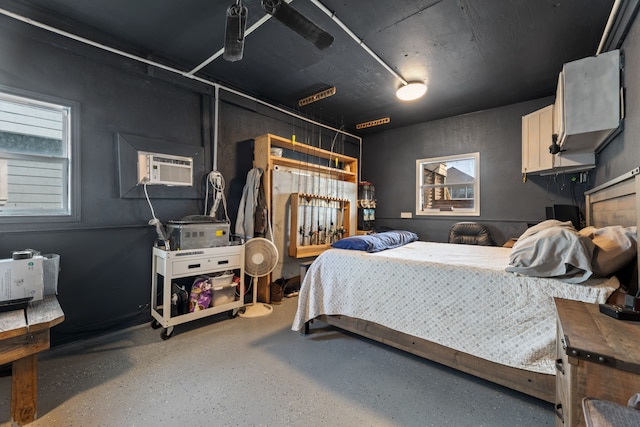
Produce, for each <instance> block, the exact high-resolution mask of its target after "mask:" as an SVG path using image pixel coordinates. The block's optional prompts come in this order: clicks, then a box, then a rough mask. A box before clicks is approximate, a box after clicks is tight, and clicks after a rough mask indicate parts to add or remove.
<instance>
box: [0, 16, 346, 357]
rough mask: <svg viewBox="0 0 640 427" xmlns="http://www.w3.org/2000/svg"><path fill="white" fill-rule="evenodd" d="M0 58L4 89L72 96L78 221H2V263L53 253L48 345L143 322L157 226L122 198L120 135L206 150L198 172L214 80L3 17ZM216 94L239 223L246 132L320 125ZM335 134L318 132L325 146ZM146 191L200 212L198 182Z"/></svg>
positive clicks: (163, 203)
mask: <svg viewBox="0 0 640 427" xmlns="http://www.w3.org/2000/svg"><path fill="white" fill-rule="evenodd" d="M0 58H2V60H1V61H0V85H4V86H8V87H12V88H16V89H21V90H28V91H30V92H35V93H40V94H43V95H46V96H53V97H60V98H64V99H70V100H73V101H76V102H78V103H79V104H80V109H81V116H80V157H81V160H80V165H81V180H80V201H81V219H80V221H79V222H74V223H61V224H58V223H56V224H34V225H31V226H29V225H25V226H15V225H10V224H7V223H2V219H1V218H0V258H8V257H9V256H10V252H11V251H12V250H18V249H25V248H33V249H37V250H39V251H41V252H43V253H57V254H60V256H61V261H60V265H61V271H60V276H59V284H58V291H59V301H60V304H61V305H62V308H63V310H64V312H65V321H64V322H63V323H62V324H60V325H59V326H57V327H56V328H54V329H53V331H52V341H53V343H54V345H55V344H59V343H62V342H65V341H69V340H74V339H77V338H79V337H81V336H84V335H87V334H96V333H101V332H104V331H107V330H109V329H112V328H121V327H125V326H129V325H131V324H137V323H141V322H146V321H148V320H150V315H149V301H150V285H151V274H150V271H151V247H152V245H153V243H154V240H155V238H156V233H155V230H154V228H153V227H151V226H149V225H148V224H147V222H148V221H149V219H151V218H152V215H151V211H150V207H149V206H148V204H147V201H146V200H145V199H144V198H135V197H134V198H121V197H120V192H119V171H118V158H117V149H116V146H117V144H116V134H117V133H123V134H127V135H137V136H141V137H145V138H147V139H149V140H161V141H168V142H171V143H173V144H178V145H186V146H193V147H194V148H195V149H203V150H204V156H202V157H203V161H204V163H205V165H204V170H211V168H212V164H213V162H212V152H213V148H212V147H213V146H212V140H213V128H212V123H213V102H214V100H213V95H214V91H213V87H212V86H209V85H204V84H199V83H196V82H192V81H191V80H189V79H184V78H181V77H179V76H175V75H172V74H169V73H167V72H163V71H159V70H157V69H153V68H148V67H146V66H145V65H141V64H140V63H137V62H134V61H131V60H128V59H124V58H122V57H119V56H117V55H113V54H110V53H106V52H104V51H102V50H99V49H96V48H92V47H89V46H86V45H84V44H81V43H77V42H74V41H71V40H68V39H65V38H63V37H59V36H56V35H53V34H51V33H49V32H46V31H43V30H39V29H36V28H35V27H31V26H29V25H26V24H23V23H20V22H18V21H15V20H12V19H10V18H7V17H4V16H0ZM221 98H222V99H223V101H222V102H221V104H220V111H219V113H220V124H221V127H220V139H219V152H218V170H220V171H221V172H222V173H223V175H224V177H225V179H226V182H227V189H226V194H227V199H228V206H229V215H230V218H231V220H232V222H235V221H234V220H235V217H236V213H237V207H238V203H239V200H240V196H241V193H242V188H243V186H244V182H245V179H246V175H247V172H248V171H249V169H250V168H251V167H252V159H253V152H252V150H253V148H252V141H251V139H252V138H254V137H256V136H258V135H261V134H264V133H273V134H277V135H281V136H290V135H291V134H292V133H293V132H295V133H296V135H297V138H298V140H299V141H308V142H309V143H312V144H313V145H316V146H317V145H318V142H317V140H316V139H312V137H314V138H318V136H317V135H318V132H319V130H318V128H317V127H314V126H311V125H308V124H307V123H306V122H304V121H302V120H299V119H293V118H291V117H290V116H288V115H286V114H283V113H280V112H277V111H274V110H272V109H269V108H268V107H265V106H262V105H260V104H258V103H255V102H252V101H247V100H245V99H242V98H239V97H237V96H235V95H230V94H229V93H228V92H223V93H222V96H221ZM334 135H335V133H334V132H330V131H324V132H323V137H322V141H323V145H322V147H323V148H328V144H329V143H330V141H331V139H332V138H333V136H334ZM348 139H349V141H348V142H346V143H345V144H346V145H345V150H346V151H347V153H348V154H350V155H357V153H358V150H359V146H358V145H357V144H354V140H353V139H352V138H348ZM339 140H341V138H339ZM314 141H315V142H314ZM203 178H204V177H195V180H196V182H197V181H198V180H200V181H202V179H203ZM149 193H150V195H151V198H152V203H153V207H154V210H155V213H156V215H157V217H158V218H159V219H160V220H161V221H163V222H166V221H167V220H171V219H180V218H182V217H184V216H186V215H192V214H200V213H203V209H204V201H203V199H204V194H205V193H204V186H202V185H199V186H198V192H197V193H198V194H199V197H183V198H167V197H166V194H163V190H162V188H159V187H157V186H156V187H149ZM165 193H166V191H165ZM154 196H158V197H154ZM210 206H211V204H209V207H210ZM221 213H222V211H219V215H221Z"/></svg>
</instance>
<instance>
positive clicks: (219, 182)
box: [204, 171, 230, 222]
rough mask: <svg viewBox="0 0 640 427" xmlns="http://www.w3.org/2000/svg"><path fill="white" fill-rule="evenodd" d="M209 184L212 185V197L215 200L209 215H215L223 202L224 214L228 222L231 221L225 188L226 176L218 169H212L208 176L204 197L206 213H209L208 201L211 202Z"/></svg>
mask: <svg viewBox="0 0 640 427" xmlns="http://www.w3.org/2000/svg"><path fill="white" fill-rule="evenodd" d="M209 185H211V188H212V189H213V191H212V195H211V196H212V198H213V200H214V202H213V207H212V208H211V212H210V213H209V216H211V217H215V216H216V213H217V212H218V208H219V207H220V202H222V207H223V208H224V216H225V219H226V221H227V222H230V221H229V213H228V212H227V199H226V197H225V196H224V189H225V181H224V176H222V174H221V173H220V172H218V171H211V172H209V175H208V177H207V186H206V192H205V197H204V200H205V201H204V215H207V209H208V202H209Z"/></svg>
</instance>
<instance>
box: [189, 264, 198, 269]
mask: <svg viewBox="0 0 640 427" xmlns="http://www.w3.org/2000/svg"><path fill="white" fill-rule="evenodd" d="M188 268H200V264H189V267H188Z"/></svg>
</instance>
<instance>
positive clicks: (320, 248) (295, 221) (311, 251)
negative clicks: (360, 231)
mask: <svg viewBox="0 0 640 427" xmlns="http://www.w3.org/2000/svg"><path fill="white" fill-rule="evenodd" d="M301 199H304V200H307V201H308V200H324V201H327V202H339V203H340V204H341V205H342V206H341V208H340V210H341V213H340V217H342V219H343V223H344V233H343V235H344V236H345V237H346V236H350V235H351V234H352V233H351V232H350V227H349V225H350V224H349V218H350V217H351V202H350V201H349V200H348V199H340V198H337V197H328V196H319V195H317V194H301V193H293V194H292V195H291V230H290V231H289V256H290V257H293V258H308V257H312V256H318V255H320V254H321V253H322V252H324V251H326V250H327V249H329V248H331V244H330V243H324V244H316V245H313V244H311V245H301V244H300V243H299V242H298V239H299V234H298V233H297V232H296V230H298V228H299V226H300V222H299V216H298V212H299V208H300V206H301V203H300V202H301ZM324 209H328V208H327V207H325V208H324ZM345 219H346V220H345ZM325 227H326V225H325Z"/></svg>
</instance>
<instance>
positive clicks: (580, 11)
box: [0, 0, 614, 135]
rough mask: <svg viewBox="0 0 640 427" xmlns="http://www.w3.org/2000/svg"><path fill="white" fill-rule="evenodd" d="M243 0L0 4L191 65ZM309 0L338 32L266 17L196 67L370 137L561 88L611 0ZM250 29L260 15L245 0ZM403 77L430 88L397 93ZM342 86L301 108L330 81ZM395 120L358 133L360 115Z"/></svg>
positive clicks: (301, 6) (312, 14)
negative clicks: (317, 0) (231, 57)
mask: <svg viewBox="0 0 640 427" xmlns="http://www.w3.org/2000/svg"><path fill="white" fill-rule="evenodd" d="M235 1H236V0H135V1H131V0H91V1H86V0H24V1H17V0H0V7H1V8H2V9H5V10H8V11H11V12H15V13H19V14H21V15H22V16H25V17H30V18H33V19H37V20H38V21H39V22H43V23H45V24H49V25H52V26H55V27H56V28H61V29H64V30H66V31H69V32H72V33H74V34H77V35H80V36H83V37H87V38H90V39H91V40H94V41H96V42H99V43H102V44H105V45H108V46H111V47H114V48H117V49H120V50H125V51H127V52H130V53H133V54H135V55H138V56H140V57H144V58H152V59H153V61H154V62H158V63H161V64H165V65H168V66H171V67H172V68H175V69H179V70H182V71H187V72H188V71H191V70H193V69H194V68H196V67H198V66H199V64H202V63H203V62H204V61H206V60H207V59H208V58H210V57H211V56H212V55H214V54H216V53H218V54H220V53H221V49H222V48H223V46H224V38H225V22H226V11H227V7H228V6H230V5H231V4H234V3H235ZM321 3H322V5H324V6H325V7H326V9H327V10H328V11H332V12H333V13H334V16H335V17H336V18H337V19H338V20H339V21H341V22H342V23H344V24H345V25H346V26H347V27H348V28H349V29H350V30H351V32H352V33H353V34H354V35H355V36H356V37H357V38H358V39H360V40H361V42H362V45H361V44H360V43H358V42H356V41H355V40H354V39H353V38H352V37H350V36H349V35H348V34H347V33H346V32H345V31H344V30H343V29H342V28H341V27H340V26H339V25H338V23H337V22H336V21H334V20H333V19H332V18H331V17H330V16H329V15H328V14H327V13H325V12H324V11H322V10H321V9H320V8H319V7H318V6H317V5H315V4H313V3H312V1H310V0H293V1H292V2H291V3H290V5H291V7H293V8H295V9H296V10H298V11H299V12H301V13H302V14H303V15H305V16H306V17H308V18H309V19H310V20H311V21H313V22H314V23H316V24H317V25H319V26H320V27H322V28H323V29H324V30H326V31H327V32H329V33H330V34H331V35H332V36H333V37H334V42H333V44H332V45H331V46H330V47H328V48H326V49H324V50H319V49H317V48H316V47H315V46H314V45H313V44H311V43H310V42H309V41H307V40H306V39H304V38H302V37H301V36H299V35H298V34H297V33H295V32H293V31H292V30H291V29H289V28H288V27H286V26H285V25H284V24H282V23H281V22H279V21H278V20H276V19H274V18H271V19H269V20H267V21H266V22H265V23H264V24H262V25H261V26H260V27H258V28H257V29H256V30H255V31H253V32H252V33H251V34H249V35H247V36H246V39H245V42H244V53H243V59H242V60H240V61H236V62H228V61H225V60H224V59H223V56H222V55H221V54H220V56H219V57H217V58H216V59H214V60H213V61H211V62H210V63H209V64H208V65H206V66H204V67H203V68H202V69H200V70H199V71H198V72H197V73H195V75H196V76H197V77H200V78H205V79H207V80H211V81H214V82H217V83H221V84H223V85H225V86H228V87H230V88H234V89H238V90H241V91H242V92H244V93H246V94H248V95H251V96H254V97H256V98H259V99H261V100H264V101H267V102H270V103H272V104H275V105H278V106H285V107H286V108H287V109H290V110H292V111H295V112H297V113H299V114H302V115H311V116H313V117H315V118H316V119H317V120H318V121H321V122H323V123H326V124H329V125H331V126H336V127H340V126H344V129H345V130H346V131H350V132H355V133H358V134H361V135H362V134H365V133H367V132H374V131H380V130H383V129H389V128H392V127H399V126H405V125H410V124H414V123H419V122H425V121H431V120H436V119H440V118H444V117H450V116H455V115H459V114H464V113H469V112H473V111H479V110H483V109H487V108H493V107H498V106H502V105H507V104H512V103H517V102H521V101H527V100H531V99H537V98H541V97H545V96H551V95H554V94H555V86H556V83H557V77H558V73H559V72H560V70H561V69H562V64H563V63H565V62H568V61H572V60H575V59H579V58H583V57H586V56H591V55H594V54H595V53H596V50H597V47H598V44H599V43H600V39H601V38H602V35H603V32H604V29H605V25H606V23H607V19H608V17H609V14H610V11H611V8H612V5H613V3H614V0H482V1H478V0H394V1H388V0H348V1H347V0H321ZM243 4H244V5H245V6H246V7H247V8H248V19H247V28H250V27H251V26H252V25H253V24H254V23H255V22H256V21H258V20H259V19H260V18H262V17H264V16H265V11H264V10H263V8H262V7H261V4H260V0H244V1H243ZM363 46H365V47H368V48H369V49H370V50H371V51H373V52H375V54H377V56H378V57H380V58H381V59H382V60H383V62H384V63H386V64H387V65H388V66H389V67H390V68H391V69H392V70H393V72H395V73H396V74H397V75H398V76H401V78H402V79H404V80H406V81H413V80H421V81H426V82H427V84H428V91H427V94H426V96H424V97H423V98H422V99H420V100H417V101H411V102H402V101H399V100H398V99H397V98H396V97H395V90H396V89H397V88H398V87H399V86H400V85H401V84H402V82H401V80H399V79H398V77H397V76H395V75H394V74H393V73H392V72H390V71H388V70H387V69H386V68H385V67H384V66H383V65H382V64H380V63H379V62H378V61H376V60H375V59H373V58H372V56H371V55H369V54H368V53H367V52H366V51H365V49H364V48H363ZM330 87H335V88H336V93H335V95H333V96H331V97H328V98H325V99H322V100H320V101H317V102H314V103H312V104H309V105H307V106H304V107H299V106H298V100H299V99H301V98H304V97H307V96H309V95H312V94H314V93H317V92H319V91H321V90H323V89H327V88H330ZM385 117H388V118H389V119H390V120H389V123H387V124H383V125H380V126H377V127H369V128H366V129H361V130H358V131H356V124H358V123H364V122H368V121H373V120H377V119H381V118H385Z"/></svg>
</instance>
